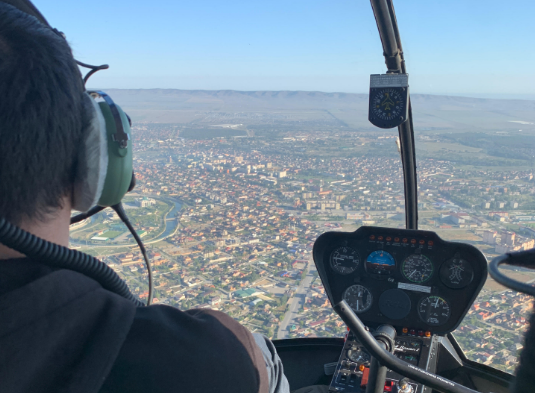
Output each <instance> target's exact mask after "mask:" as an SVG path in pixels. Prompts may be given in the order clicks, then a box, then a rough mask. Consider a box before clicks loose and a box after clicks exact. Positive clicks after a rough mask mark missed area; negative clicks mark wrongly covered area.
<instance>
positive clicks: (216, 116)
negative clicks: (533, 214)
mask: <svg viewBox="0 0 535 393" xmlns="http://www.w3.org/2000/svg"><path fill="white" fill-rule="evenodd" d="M106 91H107V92H108V93H109V94H110V95H111V96H112V97H113V98H114V100H115V101H116V102H117V103H119V104H120V105H121V106H122V107H123V109H125V110H126V111H127V112H128V113H129V115H130V116H131V117H132V118H133V119H134V120H135V121H145V122H155V123H175V124H183V125H188V126H194V127H198V126H215V125H234V126H237V125H239V124H241V125H243V127H246V128H249V129H255V128H259V127H260V128H262V127H267V126H270V127H275V126H279V127H280V126H283V127H289V128H295V129H296V130H299V129H310V128H318V127H347V128H351V129H359V130H368V129H370V130H371V129H372V127H371V125H370V124H369V123H368V120H367V118H368V95H367V94H350V93H323V92H308V91H234V90H218V91H209V90H175V89H138V90H126V89H108V90H106ZM411 99H412V106H413V112H414V119H415V127H416V128H417V129H420V130H427V131H433V130H450V131H480V132H486V131H513V130H514V131H518V129H523V130H525V131H526V132H529V131H535V125H534V124H535V101H531V100H503V99H501V100H500V99H481V98H469V97H452V96H438V95H423V94H413V95H411ZM530 123H531V124H530Z"/></svg>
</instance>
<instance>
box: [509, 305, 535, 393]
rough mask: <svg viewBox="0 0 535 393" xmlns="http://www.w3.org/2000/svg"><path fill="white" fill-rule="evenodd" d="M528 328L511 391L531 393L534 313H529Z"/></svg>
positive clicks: (534, 370) (534, 363) (534, 362)
mask: <svg viewBox="0 0 535 393" xmlns="http://www.w3.org/2000/svg"><path fill="white" fill-rule="evenodd" d="M529 322H530V326H531V327H530V328H529V330H528V332H527V333H526V342H525V345H524V349H522V354H521V355H520V364H519V366H518V368H517V369H516V379H515V381H514V382H513V386H512V389H511V392H512V393H532V392H533V376H534V375H535V313H533V314H531V319H530V321H529Z"/></svg>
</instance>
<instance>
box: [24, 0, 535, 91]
mask: <svg viewBox="0 0 535 393" xmlns="http://www.w3.org/2000/svg"><path fill="white" fill-rule="evenodd" d="M34 3H35V4H36V6H37V7H38V8H39V9H40V10H41V12H42V13H43V14H44V15H45V17H46V18H47V19H48V21H49V22H50V23H51V24H52V25H53V26H54V27H56V28H58V29H59V30H61V31H63V32H64V33H65V34H66V35H67V37H68V39H69V41H70V43H71V45H72V46H73V48H74V52H75V55H76V56H77V58H78V59H79V60H81V61H85V62H89V63H93V64H96V63H99V64H100V63H108V64H110V69H109V70H108V71H103V72H100V73H99V74H97V75H95V76H93V77H92V79H91V82H90V86H98V87H101V88H175V89H204V90H211V89H234V90H320V91H327V92H333V91H343V92H354V93H363V92H367V90H368V84H369V74H373V73H383V72H384V71H385V65H384V59H383V57H382V48H381V43H380V40H379V34H378V32H377V27H376V25H375V19H374V17H373V13H372V10H371V6H370V3H369V1H366V0H352V1H345V0H328V1H323V0H322V1H317V0H306V1H301V0H269V1H260V0H253V1H224V0H218V1H212V0H195V1H190V0H185V1H184V0H178V1H177V0H173V1H171V0H153V1H152V2H149V1H146V0H144V1H140V0H131V1H126V0H91V1H87V0H75V1H73V0H34ZM394 3H395V4H394V5H395V7H396V13H397V18H398V23H399V27H400V32H401V38H402V43H403V47H404V50H405V58H406V61H407V69H408V71H409V74H410V79H409V83H410V86H411V91H412V92H413V93H429V94H450V95H453V94H462V95H472V96H481V95H483V96H503V97H524V98H535V76H534V74H533V72H532V71H530V68H531V67H532V66H533V64H534V63H535V51H534V50H533V44H532V40H533V38H532V37H533V18H534V16H535V2H534V1H533V0H519V1H515V2H509V1H503V0H501V1H495V0H489V1H484V0H450V1H435V0H403V1H400V0H394Z"/></svg>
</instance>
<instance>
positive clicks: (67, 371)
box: [0, 259, 268, 393]
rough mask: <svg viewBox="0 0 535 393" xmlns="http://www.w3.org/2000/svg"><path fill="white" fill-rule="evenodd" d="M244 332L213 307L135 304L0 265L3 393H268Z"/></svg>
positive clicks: (56, 274) (11, 263)
mask: <svg viewBox="0 0 535 393" xmlns="http://www.w3.org/2000/svg"><path fill="white" fill-rule="evenodd" d="M267 386H268V381H267V373H266V368H265V364H264V360H263V358H262V354H261V352H260V350H259V349H258V347H257V346H256V344H255V342H254V339H253V338H252V336H251V334H250V333H249V332H248V331H247V329H246V328H244V327H243V326H241V325H240V324H238V323H237V322H236V321H234V320H233V319H232V318H230V317H228V316H227V315H225V314H223V313H220V312H216V311H212V310H189V311H185V312H183V311H180V310H178V309H175V308H172V307H168V306H159V305H157V306H151V307H139V308H137V307H135V306H134V305H133V304H132V303H131V302H129V301H128V300H125V299H123V298H121V297H120V296H118V295H115V294H113V293H111V292H109V291H106V290H104V289H103V288H102V287H101V286H100V285H99V284H98V283H97V282H96V281H94V280H92V279H90V278H87V277H85V276H83V275H81V274H79V273H76V272H72V271H68V270H55V269H52V268H48V267H45V266H42V265H40V264H39V263H37V262H34V261H31V260H29V259H13V260H3V261H2V260H0V392H1V393H7V392H9V393H19V392H32V393H41V392H42V393H45V392H47V393H48V392H81V393H96V392H99V391H100V392H132V393H135V392H140V393H141V392H143V393H149V392H188V393H190V392H218V393H221V392H226V391H228V392H244V393H246V392H266V391H267Z"/></svg>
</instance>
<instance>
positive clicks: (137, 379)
mask: <svg viewBox="0 0 535 393" xmlns="http://www.w3.org/2000/svg"><path fill="white" fill-rule="evenodd" d="M264 371H265V364H264V362H263V358H262V355H261V353H260V352H259V349H258V347H257V346H256V344H255V342H254V339H253V337H252V335H251V334H250V333H249V331H248V330H247V329H246V328H245V327H243V326H242V325H240V324H239V323H238V322H237V321H235V320H234V319H233V318H231V317H230V316H228V315H226V314H224V313H222V312H219V311H214V310H209V309H193V310H187V311H181V310H178V309H175V308H172V307H169V306H164V305H155V306H150V307H142V308H138V310H137V312H136V316H135V318H134V321H133V323H132V327H131V329H130V332H129V334H128V337H127V339H126V341H125V343H124V345H123V348H122V349H121V352H120V354H119V357H118V358H117V360H116V362H115V365H114V367H113V369H112V371H111V373H110V375H109V377H108V379H107V380H106V382H105V384H104V387H103V391H106V392H107V391H117V389H118V388H120V389H122V390H128V391H131V392H137V391H140V392H141V391H153V392H159V391H162V392H164V391H170V390H169V389H172V390H176V389H178V388H180V390H182V389H183V390H185V391H188V390H194V391H197V390H198V391H208V392H210V391H214V392H225V391H226V389H228V391H229V392H230V391H243V392H257V391H259V388H260V385H263V384H264V382H265V381H263V379H264V375H263V374H264ZM177 385H178V386H177Z"/></svg>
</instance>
